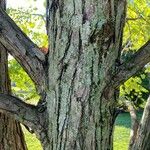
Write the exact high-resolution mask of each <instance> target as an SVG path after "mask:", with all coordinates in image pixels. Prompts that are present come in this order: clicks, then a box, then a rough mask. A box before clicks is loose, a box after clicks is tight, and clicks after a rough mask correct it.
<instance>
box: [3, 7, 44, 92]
mask: <svg viewBox="0 0 150 150" xmlns="http://www.w3.org/2000/svg"><path fill="white" fill-rule="evenodd" d="M0 43H1V44H3V45H4V46H5V47H6V49H7V50H8V52H9V53H10V54H11V55H12V56H14V58H15V59H16V60H17V61H18V62H19V63H20V64H21V65H22V66H23V68H24V69H25V71H26V72H27V73H28V74H29V76H30V77H31V79H32V80H33V81H34V82H35V84H36V85H37V88H38V90H39V92H40V93H41V91H43V89H44V88H45V74H44V68H43V64H44V62H45V55H44V54H43V53H42V52H41V50H40V49H39V48H38V47H37V45H35V44H34V43H33V42H32V41H31V40H30V39H29V38H28V37H27V36H26V35H25V34H24V33H23V32H22V31H21V29H20V28H19V27H18V26H17V25H16V24H15V22H14V21H13V20H12V19H11V18H10V17H9V16H8V15H7V13H5V11H4V10H2V9H0Z"/></svg>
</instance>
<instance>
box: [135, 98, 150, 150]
mask: <svg viewBox="0 0 150 150" xmlns="http://www.w3.org/2000/svg"><path fill="white" fill-rule="evenodd" d="M149 140H150V96H149V98H148V100H147V103H146V106H145V109H144V113H143V116H142V119H141V123H140V125H139V129H138V131H137V135H136V139H135V141H134V145H133V147H132V150H149V149H150V143H149Z"/></svg>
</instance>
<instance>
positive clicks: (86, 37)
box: [47, 0, 126, 150]
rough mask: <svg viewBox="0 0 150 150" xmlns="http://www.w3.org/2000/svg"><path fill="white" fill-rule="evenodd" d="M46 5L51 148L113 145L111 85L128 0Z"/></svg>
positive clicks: (48, 106)
mask: <svg viewBox="0 0 150 150" xmlns="http://www.w3.org/2000/svg"><path fill="white" fill-rule="evenodd" d="M47 4H48V6H47V14H48V18H47V30H48V35H49V42H50V47H49V64H50V66H49V72H48V73H49V92H48V95H47V104H48V105H47V108H48V109H47V111H48V114H49V122H50V124H49V127H48V128H49V129H50V130H49V134H48V135H49V137H50V144H49V147H48V148H49V149H54V150H55V149H66V150H67V149H81V150H84V149H87V150H88V149H90V150H91V149H92V150H94V149H98V150H105V149H112V139H113V138H112V132H113V124H114V116H113V114H115V113H114V111H115V109H114V104H115V101H116V100H115V89H113V88H112V86H110V87H107V85H108V83H110V80H111V78H112V76H113V74H114V73H115V65H116V60H117V59H118V57H119V53H120V47H121V46H120V45H121V44H122V32H123V26H124V19H125V10H126V1H124V0H123V1H120V0H118V1H115V2H114V1H113V0H111V1H106V2H104V1H102V0H100V1H98V0H95V1H85V0H77V1H75V0H73V1H69V0H68V1H64V0H63V1H62V0H57V1H55V0H52V1H51V0H48V3H47ZM56 4H57V5H56ZM121 19H122V20H121ZM118 28H119V30H118Z"/></svg>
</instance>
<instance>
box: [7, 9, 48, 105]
mask: <svg viewBox="0 0 150 150" xmlns="http://www.w3.org/2000/svg"><path fill="white" fill-rule="evenodd" d="M7 12H8V13H9V15H10V16H11V17H12V19H13V20H14V21H15V22H16V23H17V25H18V26H19V27H20V28H21V29H22V30H23V32H25V33H26V34H27V35H28V36H29V37H30V38H31V39H32V40H33V41H34V43H36V44H37V45H38V46H39V47H47V45H48V42H47V41H48V40H47V35H46V29H45V16H44V15H42V14H36V8H29V9H28V10H25V9H23V8H19V9H12V8H11V9H7ZM9 73H10V78H11V81H12V92H13V93H14V94H15V95H17V96H18V97H21V98H23V99H25V100H30V102H31V100H32V103H36V102H37V101H35V99H36V100H38V99H39V96H38V95H37V93H36V89H35V86H34V84H33V82H32V80H31V79H30V78H29V76H28V75H27V74H26V72H25V71H24V70H23V68H22V67H21V66H20V65H19V64H18V63H17V61H16V60H14V59H11V60H10V61H9ZM33 100H34V101H33Z"/></svg>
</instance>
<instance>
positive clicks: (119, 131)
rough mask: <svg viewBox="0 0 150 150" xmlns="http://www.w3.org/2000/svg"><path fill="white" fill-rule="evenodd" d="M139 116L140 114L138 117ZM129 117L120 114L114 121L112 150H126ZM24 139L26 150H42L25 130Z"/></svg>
mask: <svg viewBox="0 0 150 150" xmlns="http://www.w3.org/2000/svg"><path fill="white" fill-rule="evenodd" d="M139 116H141V114H140V115H139ZM130 122H131V121H130V115H129V113H122V114H120V115H119V116H118V117H117V119H116V125H115V132H114V150H127V149H128V143H129V137H130ZM23 131H24V133H25V139H26V142H27V147H28V150H34V149H36V150H42V148H41V145H40V142H39V141H38V140H37V138H36V137H35V135H34V134H30V133H29V132H28V131H27V130H26V129H25V128H23Z"/></svg>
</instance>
